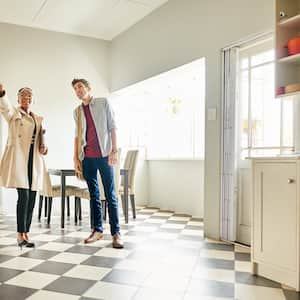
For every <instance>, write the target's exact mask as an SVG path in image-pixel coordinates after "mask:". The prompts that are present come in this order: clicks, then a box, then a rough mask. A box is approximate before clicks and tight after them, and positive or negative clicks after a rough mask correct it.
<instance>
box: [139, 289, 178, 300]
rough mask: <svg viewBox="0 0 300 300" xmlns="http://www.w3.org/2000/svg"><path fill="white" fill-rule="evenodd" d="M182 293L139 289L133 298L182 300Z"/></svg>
mask: <svg viewBox="0 0 300 300" xmlns="http://www.w3.org/2000/svg"><path fill="white" fill-rule="evenodd" d="M183 295H184V293H183V292H177V291H176V292H174V291H165V290H163V289H162V290H159V291H158V290H157V289H153V288H144V287H142V288H140V289H139V290H138V292H137V293H136V295H135V296H134V298H133V299H134V300H141V299H142V300H154V299H155V300H182V299H183Z"/></svg>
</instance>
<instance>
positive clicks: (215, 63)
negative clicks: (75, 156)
mask: <svg viewBox="0 0 300 300" xmlns="http://www.w3.org/2000/svg"><path fill="white" fill-rule="evenodd" d="M274 2H275V1H274V0H263V1H262V0H226V1H221V0H214V1H212V0H201V1H200V0H184V1H183V0H171V1H169V2H167V3H166V4H165V5H164V6H162V7H161V8H159V9H158V10H156V11H154V12H153V13H152V14H151V15H149V16H147V17H146V18H145V19H143V20H142V21H140V22H139V23H137V24H136V25H135V26H133V27H132V28H130V29H129V30H128V31H127V32H125V33H123V34H121V35H120V36H118V37H117V38H115V39H114V40H113V42H112V45H111V63H112V66H111V89H112V91H114V90H118V89H120V88H122V87H125V86H127V85H130V84H133V83H135V82H138V81H141V80H143V79H146V78H149V77H151V76H154V75H157V74H159V73H161V72H163V71H166V70H169V69H172V68H174V67H177V66H180V65H182V64H185V63H188V62H191V61H193V60H195V59H198V58H200V57H206V63H207V65H206V76H207V80H206V108H210V107H216V108H217V109H218V116H217V117H218V118H217V121H207V120H206V132H205V136H206V140H205V180H204V187H205V197H204V199H205V200H204V201H205V203H204V210H205V216H204V217H205V231H206V235H208V236H211V237H215V238H218V237H219V211H220V206H219V198H220V108H221V52H220V50H221V48H222V47H225V46H226V45H228V44H230V43H232V42H235V41H237V40H240V39H242V38H245V37H246V36H249V35H252V34H256V33H261V32H265V31H269V30H271V29H272V28H273V26H274V24H273V22H274V21H273V20H274V11H275V8H274V5H275V3H274ZM194 180H195V181H199V182H200V180H201V178H199V179H196V178H195V179H194Z"/></svg>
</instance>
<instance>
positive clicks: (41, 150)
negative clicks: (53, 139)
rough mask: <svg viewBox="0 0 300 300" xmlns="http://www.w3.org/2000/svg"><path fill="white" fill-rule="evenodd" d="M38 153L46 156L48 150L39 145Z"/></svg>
mask: <svg viewBox="0 0 300 300" xmlns="http://www.w3.org/2000/svg"><path fill="white" fill-rule="evenodd" d="M39 151H40V153H41V154H43V155H46V154H47V153H48V148H47V147H46V146H45V145H41V146H40V149H39Z"/></svg>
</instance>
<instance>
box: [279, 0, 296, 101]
mask: <svg viewBox="0 0 300 300" xmlns="http://www.w3.org/2000/svg"><path fill="white" fill-rule="evenodd" d="M282 12H283V13H284V16H282ZM297 36H300V0H276V30H275V49H276V51H275V52H276V61H275V90H277V89H278V88H280V87H285V86H287V85H289V84H296V83H300V53H299V54H296V55H290V56H288V53H287V49H286V47H287V44H288V41H289V40H290V39H292V38H295V37H297ZM275 93H276V92H275ZM298 94H300V91H299V92H296V93H288V94H283V95H276V97H277V98H282V97H286V96H292V95H298Z"/></svg>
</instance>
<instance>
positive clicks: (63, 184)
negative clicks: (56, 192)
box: [60, 175, 66, 228]
mask: <svg viewBox="0 0 300 300" xmlns="http://www.w3.org/2000/svg"><path fill="white" fill-rule="evenodd" d="M60 193H61V228H64V227H65V196H66V195H65V193H66V176H65V175H61V186H60Z"/></svg>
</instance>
